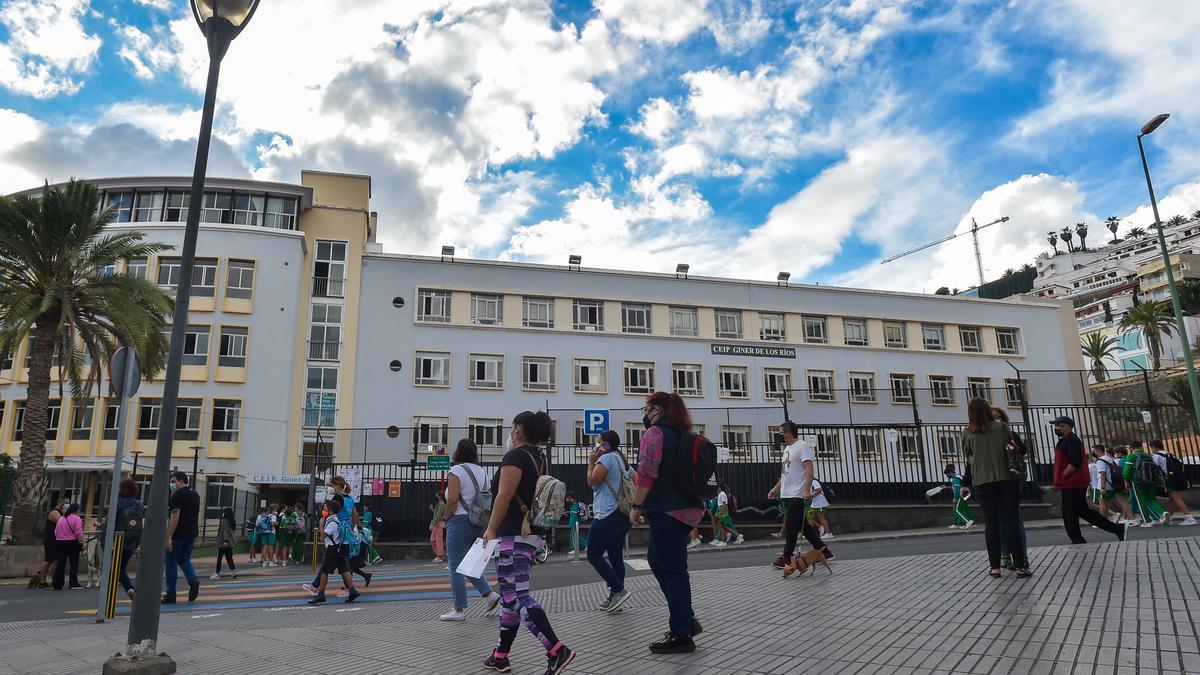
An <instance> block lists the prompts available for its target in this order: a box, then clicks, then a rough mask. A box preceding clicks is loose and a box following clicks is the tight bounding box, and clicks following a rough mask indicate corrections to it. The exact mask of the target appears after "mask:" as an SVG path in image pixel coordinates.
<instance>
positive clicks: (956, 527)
mask: <svg viewBox="0 0 1200 675" xmlns="http://www.w3.org/2000/svg"><path fill="white" fill-rule="evenodd" d="M950 529H951V530H957V529H958V526H957V525H951V526H950Z"/></svg>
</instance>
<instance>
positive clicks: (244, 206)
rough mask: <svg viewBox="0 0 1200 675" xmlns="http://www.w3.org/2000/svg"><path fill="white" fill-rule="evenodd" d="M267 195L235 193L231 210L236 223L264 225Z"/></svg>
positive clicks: (255, 225)
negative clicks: (264, 207) (264, 208)
mask: <svg viewBox="0 0 1200 675" xmlns="http://www.w3.org/2000/svg"><path fill="white" fill-rule="evenodd" d="M265 202H266V197H264V196H262V195H234V196H233V208H232V209H231V210H230V215H231V216H232V221H233V224H234V225H253V226H254V227H258V226H260V225H262V217H263V206H264V204H265Z"/></svg>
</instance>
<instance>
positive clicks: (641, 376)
mask: <svg viewBox="0 0 1200 675" xmlns="http://www.w3.org/2000/svg"><path fill="white" fill-rule="evenodd" d="M625 393H626V394H653V393H654V364H653V363H647V362H644V361H626V362H625Z"/></svg>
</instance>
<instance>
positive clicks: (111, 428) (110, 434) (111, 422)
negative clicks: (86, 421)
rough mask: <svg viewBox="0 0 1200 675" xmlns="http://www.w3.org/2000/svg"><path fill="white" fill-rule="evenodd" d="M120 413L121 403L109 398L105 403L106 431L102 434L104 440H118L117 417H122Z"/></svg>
mask: <svg viewBox="0 0 1200 675" xmlns="http://www.w3.org/2000/svg"><path fill="white" fill-rule="evenodd" d="M120 414H121V404H120V403H119V402H117V401H114V400H109V401H107V402H106V403H105V404H104V431H103V433H102V434H101V435H100V438H101V439H102V440H105V441H115V440H117V419H118V418H119V417H120ZM126 433H128V432H126Z"/></svg>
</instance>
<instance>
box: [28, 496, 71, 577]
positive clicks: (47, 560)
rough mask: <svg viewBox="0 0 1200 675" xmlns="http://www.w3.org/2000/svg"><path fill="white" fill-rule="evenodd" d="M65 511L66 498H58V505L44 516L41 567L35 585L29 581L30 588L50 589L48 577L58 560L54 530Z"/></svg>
mask: <svg viewBox="0 0 1200 675" xmlns="http://www.w3.org/2000/svg"><path fill="white" fill-rule="evenodd" d="M66 510H67V498H66V497H59V499H58V503H57V504H55V505H54V508H52V509H50V512H49V513H47V514H46V522H45V525H44V526H43V527H42V567H41V568H40V569H39V570H38V573H37V577H36V583H33V582H34V580H33V579H31V580H30V582H31V585H30V587H31V588H32V587H34V586H36V587H37V588H39V589H44V588H50V575H51V574H53V573H54V566H55V562H56V561H57V560H58V540H57V539H55V537H54V528H55V526H57V525H58V519H59V518H62V514H63V511H66Z"/></svg>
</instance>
